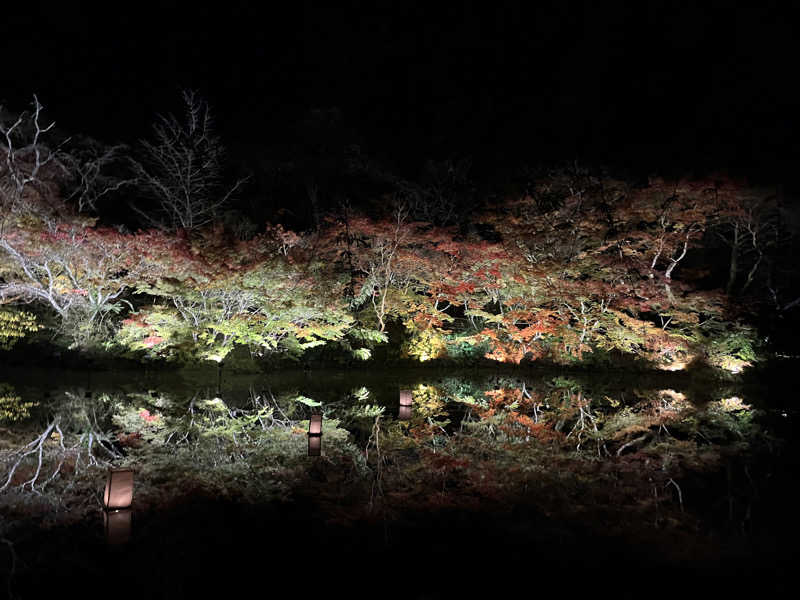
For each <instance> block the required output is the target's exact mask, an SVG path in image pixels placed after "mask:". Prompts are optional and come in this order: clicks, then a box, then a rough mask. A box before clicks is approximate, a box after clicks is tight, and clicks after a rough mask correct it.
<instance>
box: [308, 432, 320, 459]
mask: <svg viewBox="0 0 800 600" xmlns="http://www.w3.org/2000/svg"><path fill="white" fill-rule="evenodd" d="M321 454H322V436H321V435H309V436H308V455H309V456H320V455H321Z"/></svg>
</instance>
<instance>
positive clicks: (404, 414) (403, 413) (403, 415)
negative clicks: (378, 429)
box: [397, 405, 411, 421]
mask: <svg viewBox="0 0 800 600" xmlns="http://www.w3.org/2000/svg"><path fill="white" fill-rule="evenodd" d="M397 418H398V419H400V420H401V421H408V420H409V419H411V407H410V406H402V405H401V406H400V411H399V412H398V413H397Z"/></svg>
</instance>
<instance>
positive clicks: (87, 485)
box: [0, 369, 798, 598]
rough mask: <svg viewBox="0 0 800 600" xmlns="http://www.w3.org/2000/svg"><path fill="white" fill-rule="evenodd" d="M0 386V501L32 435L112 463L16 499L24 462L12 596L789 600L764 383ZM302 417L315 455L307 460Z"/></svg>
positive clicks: (26, 379)
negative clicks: (782, 599)
mask: <svg viewBox="0 0 800 600" xmlns="http://www.w3.org/2000/svg"><path fill="white" fill-rule="evenodd" d="M0 386H4V387H2V388H0V389H2V390H4V391H3V394H0V395H5V396H7V397H11V396H13V397H14V398H17V399H18V400H17V402H18V403H19V402H21V403H25V402H29V403H31V404H32V406H31V407H30V408H29V413H30V414H29V416H28V417H27V418H25V419H19V420H17V421H15V422H14V423H10V422H6V423H5V424H3V429H1V430H0V434H1V435H2V438H0V439H2V444H3V445H2V452H3V454H2V455H0V456H2V459H3V463H2V465H3V469H4V471H3V473H0V475H2V478H1V480H0V484H2V483H4V482H6V479H7V476H6V473H8V472H9V469H10V467H11V465H13V463H14V461H15V456H18V455H19V451H20V449H21V448H24V446H25V444H27V443H29V442H30V441H31V440H33V439H34V438H35V436H36V435H38V434H39V433H41V431H42V430H43V429H44V428H46V427H47V426H48V425H49V424H50V423H54V422H58V423H60V424H61V425H62V426H63V427H62V428H61V432H62V433H63V439H64V441H65V442H67V444H66V445H67V446H69V445H70V443H73V444H77V445H78V446H77V447H78V448H79V449H80V448H83V446H80V444H83V443H85V441H81V442H79V440H85V436H86V434H87V432H94V433H97V434H98V435H101V434H102V436H104V437H103V443H105V444H106V445H107V447H108V450H109V451H110V452H111V453H113V456H112V455H111V454H108V455H106V454H104V452H105V451H104V450H103V449H101V448H100V447H99V446H96V447H94V450H93V452H94V455H93V456H96V457H97V459H98V462H97V464H95V465H88V462H87V465H86V466H85V468H83V470H81V469H78V468H77V467H76V468H75V473H77V474H75V473H73V472H71V471H70V464H71V463H70V460H74V459H69V458H68V459H67V461H66V463H65V464H66V466H65V467H63V469H64V470H63V472H59V473H58V474H57V475H55V476H54V477H53V479H52V480H51V481H50V482H49V483H48V484H47V485H45V486H41V485H39V487H38V488H36V489H35V490H33V491H32V490H31V489H30V487H31V486H28V487H27V488H26V487H25V486H24V482H25V480H26V478H27V477H30V476H31V472H32V471H33V470H34V469H35V466H36V461H37V455H36V454H35V453H34V454H33V455H31V456H30V457H28V458H27V459H26V462H24V463H22V466H20V467H19V472H20V473H21V472H23V471H24V475H25V476H24V477H23V476H20V475H19V473H18V475H15V476H14V478H13V481H12V482H11V484H10V485H8V486H7V488H6V489H5V491H3V492H0V500H2V509H3V520H2V521H0V538H2V540H3V546H2V547H0V572H4V573H5V575H4V576H5V579H6V581H7V587H6V590H7V592H8V593H9V594H10V595H11V596H12V597H45V596H50V595H54V594H55V595H58V594H62V593H64V590H66V589H83V588H82V587H81V586H86V585H88V586H90V589H97V590H101V589H104V590H106V591H108V593H109V594H110V595H112V596H113V595H115V594H116V593H117V592H116V591H114V590H119V593H120V594H121V595H122V596H124V597H129V596H130V597H134V596H136V597H158V598H160V597H164V598H166V597H169V598H181V597H196V596H200V597H212V596H213V597H216V596H225V597H228V596H230V595H235V594H245V593H247V594H249V593H250V590H252V589H257V590H261V591H262V593H263V591H264V590H270V591H275V592H278V591H281V592H284V591H289V593H293V594H298V595H303V596H307V595H330V594H333V593H334V592H337V593H342V592H344V593H346V594H348V595H350V596H356V597H361V596H365V597H366V596H370V597H371V596H375V595H380V596H384V597H387V596H388V597H411V598H431V597H433V598H436V597H456V596H462V597H474V596H476V595H478V594H496V593H501V592H504V591H509V592H514V593H529V594H531V593H537V591H538V590H547V591H548V592H550V591H554V592H557V593H559V594H560V595H562V596H567V597H578V596H581V597H583V596H586V595H589V596H599V597H615V598H620V597H631V598H633V597H636V598H638V597H642V595H645V596H648V597H649V596H655V597H662V596H663V597H674V595H675V594H676V593H678V592H677V591H676V588H675V587H674V586H675V585H677V584H676V583H675V581H676V580H680V581H681V583H680V590H681V592H680V593H681V594H684V595H685V594H686V593H690V594H691V595H694V594H696V593H697V594H700V593H702V594H718V593H725V594H727V595H730V596H733V597H739V596H741V595H746V593H748V592H749V591H751V590H752V591H753V592H755V591H761V592H762V593H763V591H764V590H770V591H777V592H780V591H782V590H784V589H787V585H788V575H787V574H788V573H789V572H790V569H791V562H790V556H791V548H792V547H793V545H794V540H795V539H796V535H797V533H798V527H797V521H796V519H795V518H794V517H793V515H794V512H795V511H794V500H793V498H794V496H793V495H792V488H793V485H792V484H793V480H794V476H795V473H796V468H797V466H798V460H797V456H798V454H797V452H796V446H795V441H794V440H795V423H796V415H797V413H796V411H795V408H794V406H793V405H792V402H791V401H790V399H791V397H790V396H788V395H786V394H784V393H782V392H781V393H779V392H778V389H779V387H778V386H777V385H775V384H773V385H769V382H768V384H767V385H763V384H762V385H746V384H743V383H731V382H711V381H706V380H702V381H700V380H695V379H693V378H691V377H689V376H682V375H680V374H678V375H676V374H660V373H659V374H652V375H648V376H629V375H625V374H621V373H615V372H607V373H593V374H589V373H568V372H555V371H553V372H550V371H546V370H541V371H528V372H520V371H483V370H468V371H454V370H447V371H435V370H425V369H420V370H416V371H414V370H404V371H385V372H381V371H377V370H376V371H325V370H320V371H296V372H281V373H271V374H259V375H233V374H228V373H225V372H224V371H222V372H221V371H218V370H216V369H207V370H198V371H191V372H188V371H187V372H179V373H174V372H144V371H142V372H77V371H59V370H55V369H54V370H24V369H15V370H6V371H2V370H0ZM401 390H409V391H410V392H411V397H412V398H413V402H412V407H411V409H410V413H409V414H407V415H403V414H402V413H401V408H400V406H399V398H400V391H401ZM298 398H300V399H299V400H298ZM259 411H261V412H259ZM312 414H322V415H323V432H324V433H323V436H322V438H321V449H320V456H309V455H308V454H309V452H308V437H307V436H306V431H307V427H308V419H309V418H310V416H311V415H312ZM76 415H78V416H76ZM143 415H144V416H143ZM258 415H262V416H263V419H261V420H260V421H258V420H256V419H257V417H258ZM265 415H266V416H265ZM247 419H250V421H247ZM245 422H247V423H250V424H249V425H243V423H245ZM70 428H71V429H70ZM169 434H172V435H169ZM80 436H84V437H83V438H82V437H80ZM181 438H183V441H182V442H180V443H178V442H179V441H180V440H181ZM58 439H59V438H57V437H56V438H53V439H48V440H47V441H46V443H45V444H44V445H43V447H44V448H45V451H43V456H44V458H43V464H44V467H43V475H42V479H40V480H37V485H38V484H40V483H41V482H42V481H43V480H44V479H45V478H46V477H49V476H50V474H51V473H53V472H54V469H53V467H52V465H53V464H56V462H57V461H59V460H60V457H62V456H63V454H60V452H61V451H60V450H59V447H58ZM54 440H55V441H54ZM176 440H177V441H176ZM15 452H16V453H17V454H15ZM70 456H72V455H70ZM80 456H83V457H84V458H83V460H86V461H88V460H89V459H90V456H89V454H86V453H84V454H82V455H80ZM78 460H80V459H78ZM48 461H51V462H48ZM79 464H81V463H79ZM109 465H111V466H114V467H120V466H127V467H132V468H134V470H135V485H134V489H135V491H134V501H133V505H132V507H131V512H130V513H122V514H116V513H114V514H112V515H110V517H109V515H107V514H106V515H105V521H104V512H103V510H102V502H101V498H102V489H103V483H104V481H105V472H106V468H107V467H108V466H109ZM48 468H49V469H50V470H48ZM25 469H27V470H25ZM21 484H22V487H20V485H21ZM34 487H36V486H34Z"/></svg>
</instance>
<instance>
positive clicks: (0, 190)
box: [0, 94, 68, 237]
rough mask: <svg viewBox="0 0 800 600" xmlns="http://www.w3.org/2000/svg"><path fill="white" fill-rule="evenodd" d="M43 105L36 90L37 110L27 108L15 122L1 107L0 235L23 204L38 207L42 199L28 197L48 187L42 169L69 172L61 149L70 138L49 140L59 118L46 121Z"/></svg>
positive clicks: (35, 101) (65, 173)
mask: <svg viewBox="0 0 800 600" xmlns="http://www.w3.org/2000/svg"><path fill="white" fill-rule="evenodd" d="M43 109H44V106H43V105H42V104H41V103H40V102H39V99H38V98H37V96H36V95H35V94H34V96H33V110H32V111H31V112H23V113H22V114H20V115H18V116H17V117H16V118H12V122H10V123H6V122H5V121H4V119H3V118H2V107H0V237H1V236H2V234H3V226H4V225H5V223H6V219H7V218H8V216H9V215H11V214H12V213H13V212H14V211H16V210H18V209H19V208H21V205H23V204H24V205H25V206H26V208H28V209H31V208H36V207H38V203H35V202H34V203H31V202H28V201H29V200H31V199H32V198H31V196H35V195H41V193H42V188H44V187H45V186H44V183H43V180H42V173H43V171H45V170H46V168H48V167H55V168H56V169H57V170H58V171H60V172H61V173H63V174H64V175H67V174H68V170H67V168H66V167H65V166H64V163H63V162H62V160H61V152H60V150H61V147H62V146H63V145H64V144H65V143H66V142H67V141H68V140H65V141H64V142H62V143H61V144H60V145H58V146H57V147H56V148H55V149H51V148H50V147H49V146H48V145H47V144H46V143H45V138H46V137H47V134H48V133H49V132H50V131H51V130H52V129H53V127H55V122H54V121H53V122H51V123H50V124H48V125H45V124H43V122H42V110H43ZM48 179H52V178H51V177H48Z"/></svg>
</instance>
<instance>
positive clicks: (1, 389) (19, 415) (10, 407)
mask: <svg viewBox="0 0 800 600" xmlns="http://www.w3.org/2000/svg"><path fill="white" fill-rule="evenodd" d="M34 406H36V403H35V402H23V401H22V397H21V396H18V395H17V394H16V392H15V391H14V388H13V387H11V386H10V385H8V384H7V383H0V423H14V422H16V421H22V420H24V419H27V418H28V417H29V416H30V414H31V408H33V407H34Z"/></svg>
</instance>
